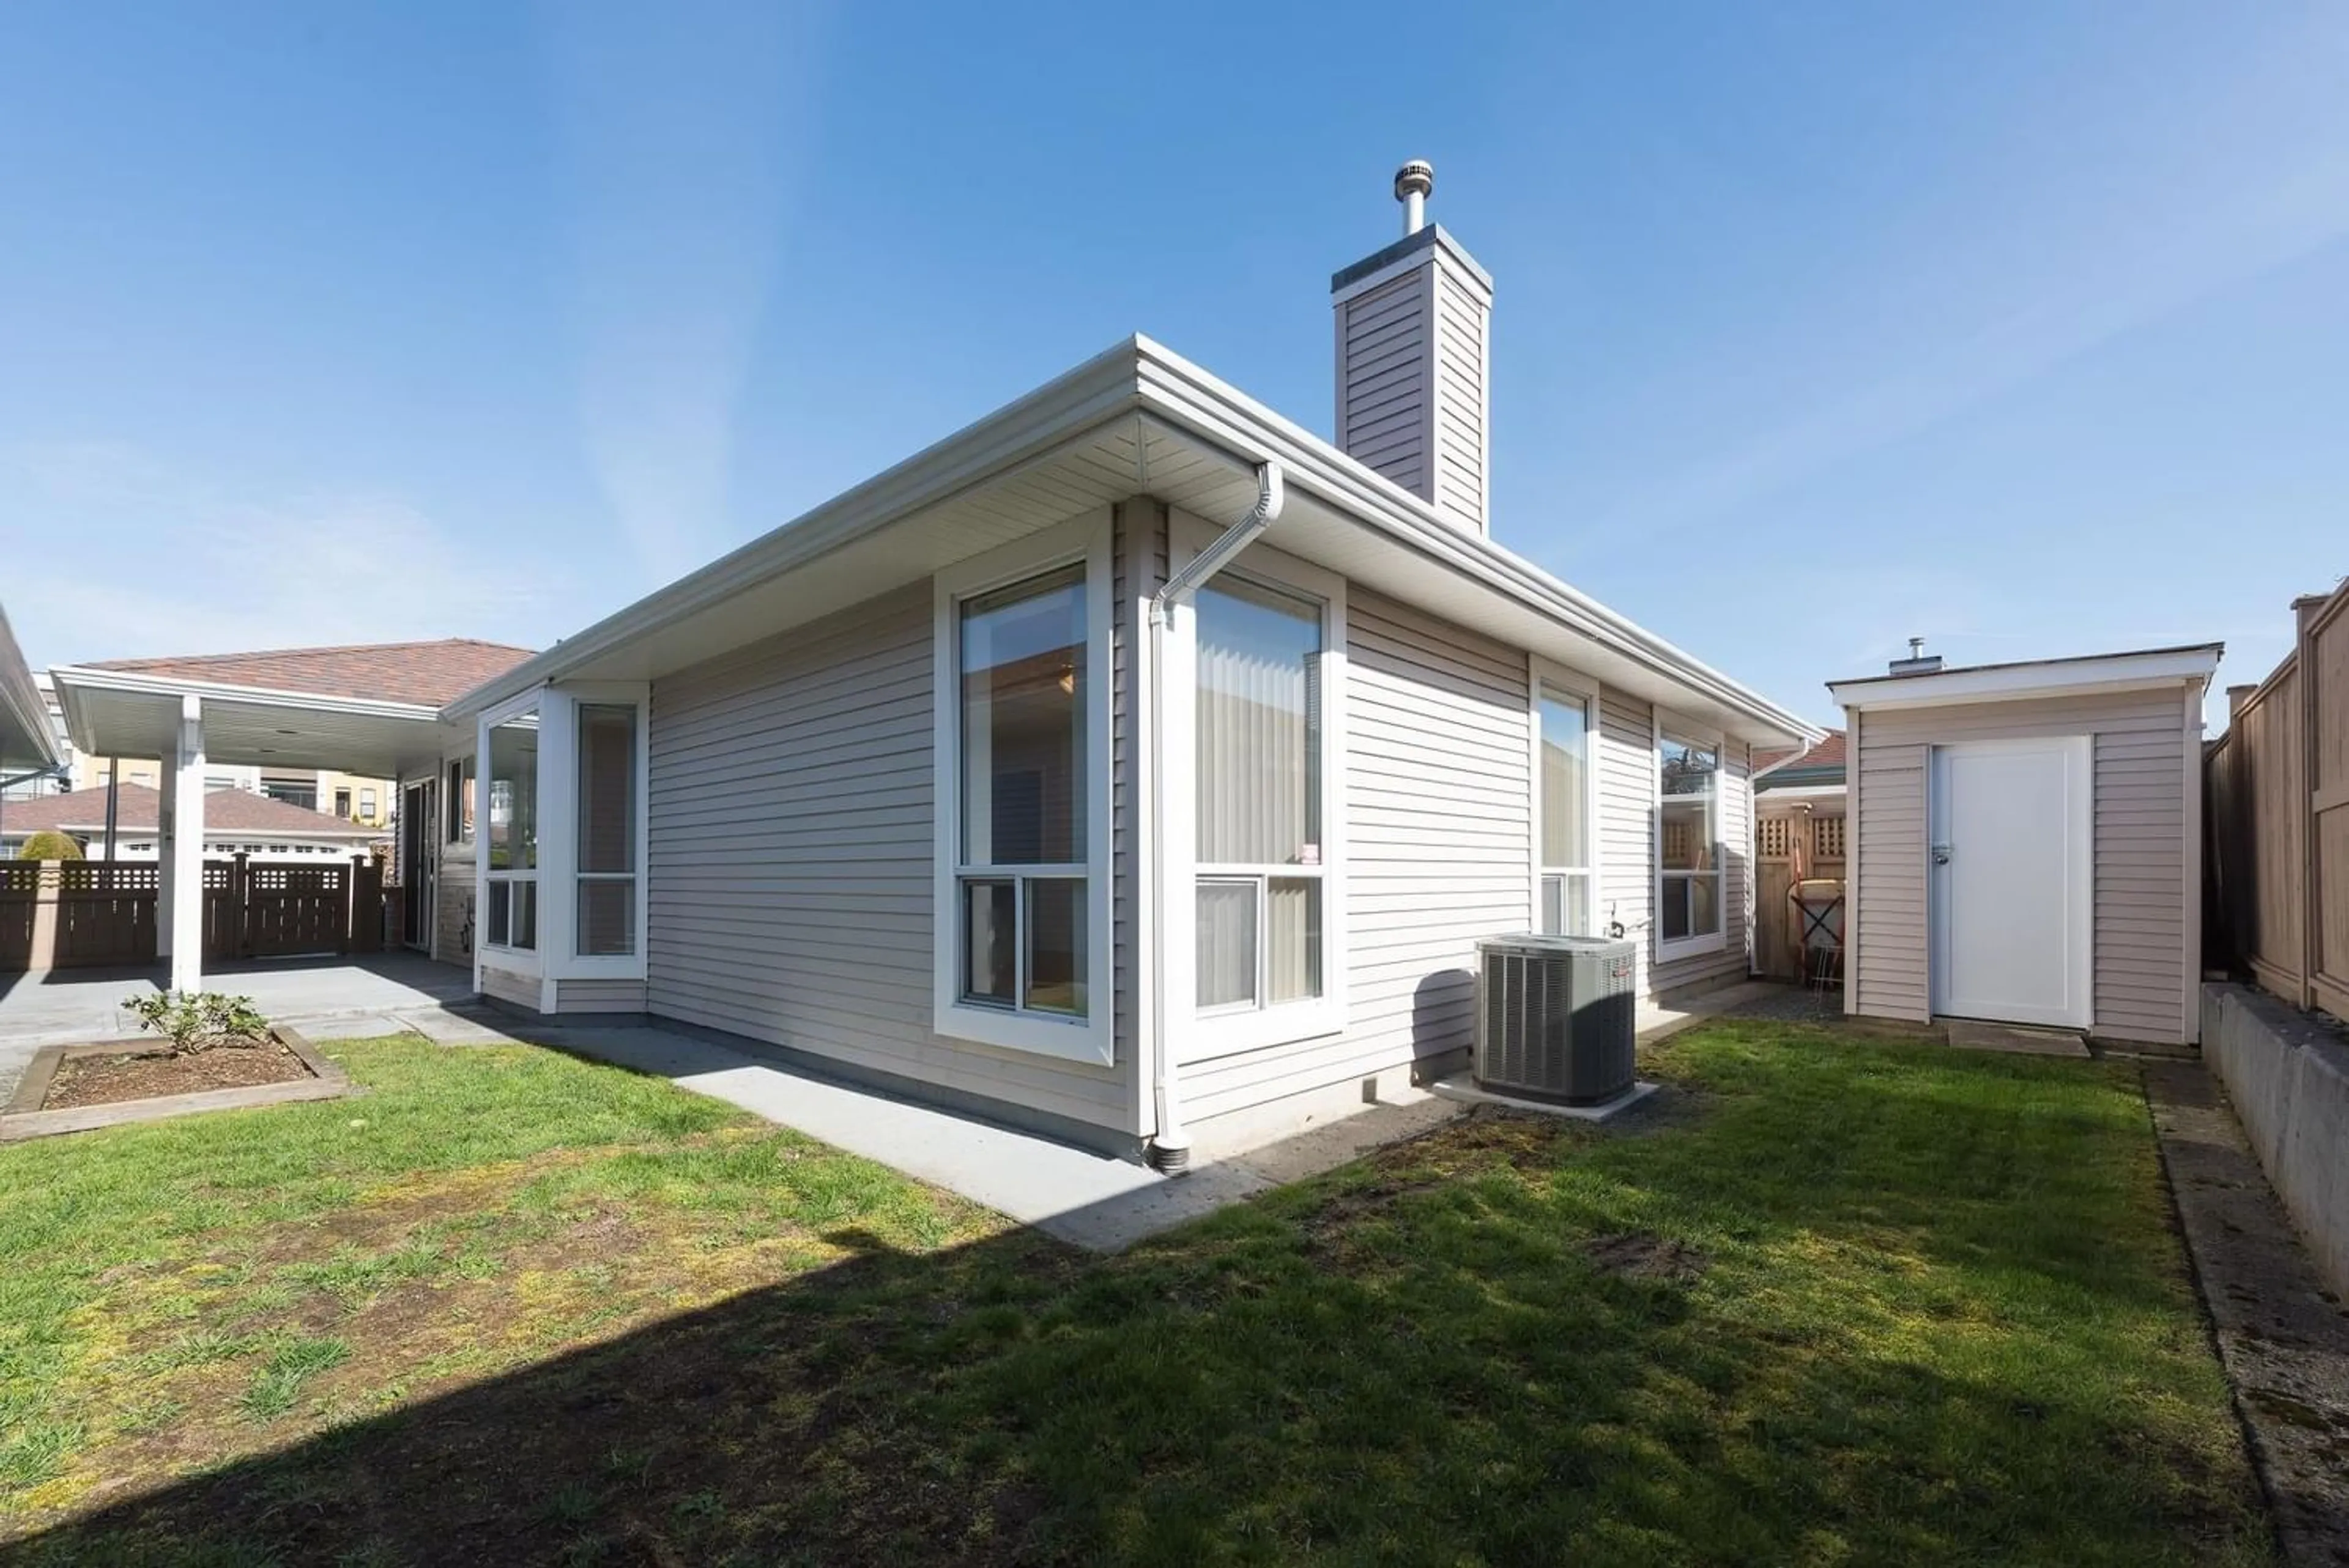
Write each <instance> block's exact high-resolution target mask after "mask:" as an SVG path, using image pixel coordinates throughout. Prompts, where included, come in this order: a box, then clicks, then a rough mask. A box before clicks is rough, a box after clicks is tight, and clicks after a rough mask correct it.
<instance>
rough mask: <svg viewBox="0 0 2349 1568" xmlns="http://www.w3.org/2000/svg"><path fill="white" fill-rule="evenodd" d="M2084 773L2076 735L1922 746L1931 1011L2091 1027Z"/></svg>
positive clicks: (2084, 745) (2090, 880)
mask: <svg viewBox="0 0 2349 1568" xmlns="http://www.w3.org/2000/svg"><path fill="white" fill-rule="evenodd" d="M2092 772H2093V770H2092V766H2091V753H2090V750H2089V740H2088V737H2087V736H2085V735H2057V736H2050V737H2047V738H2045V739H2033V740H2017V741H1970V742H1963V743H1960V744H1952V745H1942V746H1936V747H1934V748H1933V767H1932V802H1931V826H1932V831H1931V835H1930V848H1929V855H1930V866H1929V867H1928V872H1929V875H1930V877H1931V878H1932V888H1931V891H1932V903H1931V909H1932V916H1931V918H1932V1005H1933V1011H1934V1012H1936V1013H1939V1014H1946V1015H1948V1016H1950V1017H1953V1018H1985V1019H1994V1020H1997V1021H1999V1022H2002V1023H2039V1024H2049V1025H2054V1026H2058V1027H2065V1026H2068V1027H2071V1028H2075V1029H2085V1028H2087V1027H2088V1026H2089V1025H2090V1023H2092V1021H2093V1014H2092V1012H2091V1008H2090V998H2089V985H2090V976H2091V966H2090V960H2089V949H2090V943H2091V941H2092V940H2093V939H2092V907H2093V898H2094V894H2095V884H2094V877H2095V869H2094V862H2093V848H2092V843H2091V840H2092V837H2093V835H2094V831H2095V824H2094V818H2093V816H2092V815H2091V806H2090V798H2089V797H2090V792H2091V789H2092V787H2093V786H2092V783H2091V775H2092ZM1861 940H1863V941H1865V940H1866V934H1865V933H1864V932H1863V933H1862V938H1861Z"/></svg>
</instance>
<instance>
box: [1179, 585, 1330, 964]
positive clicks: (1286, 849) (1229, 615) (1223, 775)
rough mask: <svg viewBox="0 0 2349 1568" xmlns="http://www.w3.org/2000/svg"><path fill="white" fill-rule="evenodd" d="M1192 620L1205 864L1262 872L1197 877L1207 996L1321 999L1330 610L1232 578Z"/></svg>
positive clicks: (1209, 590) (1210, 591) (1206, 596)
mask: <svg viewBox="0 0 2349 1568" xmlns="http://www.w3.org/2000/svg"><path fill="white" fill-rule="evenodd" d="M1195 628H1196V638H1195V641H1196V648H1197V676H1196V681H1197V692H1196V715H1197V717H1196V725H1197V784H1198V847H1197V859H1198V861H1199V863H1200V864H1201V865H1202V866H1205V867H1216V870H1217V871H1218V872H1227V873H1244V872H1253V873H1255V874H1254V875H1229V876H1222V875H1215V874H1212V873H1211V874H1210V875H1209V876H1207V877H1203V878H1202V880H1201V882H1200V884H1199V889H1198V900H1197V905H1198V1003H1199V1005H1200V1006H1202V1007H1233V1006H1243V1005H1248V1004H1257V1005H1261V1004H1265V1003H1268V1002H1288V1001H1295V1000H1298V999H1299V998H1303V997H1309V996H1317V995H1319V994H1320V990H1321V973H1320V948H1321V942H1320V923H1321V922H1320V907H1321V886H1320V880H1319V867H1320V865H1321V766H1322V758H1321V607H1320V605H1319V604H1318V603H1316V602H1315V601H1313V600H1311V599H1307V598H1302V597H1299V596H1297V595H1294V594H1288V593H1283V592H1281V591H1280V590H1278V589H1277V588H1271V587H1265V586H1263V585H1261V584H1257V583H1254V582H1250V581H1248V580H1247V579H1246V578H1243V577H1237V576H1224V577H1221V578H1218V579H1217V580H1216V582H1214V583H1213V584H1210V585H1209V586H1208V587H1206V588H1203V589H1201V590H1200V593H1199V597H1198V599H1197V601H1196V607H1195ZM1300 871H1302V872H1307V873H1309V874H1307V875H1299V872H1300ZM1284 872H1285V873H1287V875H1281V873H1284ZM1259 992H1261V994H1259Z"/></svg>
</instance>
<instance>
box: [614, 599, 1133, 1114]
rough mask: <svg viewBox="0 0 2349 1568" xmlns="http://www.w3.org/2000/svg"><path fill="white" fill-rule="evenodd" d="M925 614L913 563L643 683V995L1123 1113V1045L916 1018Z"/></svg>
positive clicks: (766, 1033) (888, 1059) (925, 928)
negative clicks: (649, 686) (975, 1039)
mask: <svg viewBox="0 0 2349 1568" xmlns="http://www.w3.org/2000/svg"><path fill="white" fill-rule="evenodd" d="M932 613H933V606H932V595H931V588H930V586H929V584H928V583H926V582H924V583H921V584H917V585H915V586H912V587H906V588H905V589H902V590H899V591H896V592H893V593H890V594H887V595H885V596H883V597H879V598H876V599H873V600H871V601H868V602H867V603H864V604H862V605H858V606H855V607H852V608H849V609H845V610H843V611H841V612H840V613H839V614H836V615H833V616H830V617H827V618H824V619H823V620H820V621H816V622H814V623H812V624H810V625H808V626H804V627H801V628H794V629H793V630H791V631H789V632H785V633H783V634H781V635H780V636H778V637H774V638H771V639H767V640H765V641H762V642H760V643H757V644H753V645H751V646H750V647H748V648H744V649H737V650H735V651H733V652H730V653H728V654H725V655H722V656H720V657H719V658H718V659H711V660H709V661H708V662H706V663H704V664H701V665H698V666H696V667H695V668H693V669H692V670H687V671H684V672H682V673H680V674H678V675H675V676H671V677H667V678H665V679H663V680H657V681H656V682H654V685H653V691H652V720H651V742H650V765H651V775H652V777H651V790H650V797H649V805H650V818H651V843H650V846H649V855H648V857H647V876H648V878H649V896H650V900H651V919H650V930H649V932H648V938H649V940H648V942H647V986H646V1006H647V1011H648V1012H653V1013H656V1014H658V1015H660V1016H663V1017H667V1018H675V1019H679V1020H682V1021H684V1022H687V1023H698V1024H702V1025H706V1026H708V1027H711V1028H716V1029H722V1030H727V1031H730V1032H731V1033H738V1034H742V1035H745V1036H748V1037H750V1038H751V1039H754V1040H762V1041H770V1042H773V1043H775V1044H782V1045H788V1046H792V1047H794V1048H796V1049H799V1050H802V1051H806V1052H809V1053H812V1054H816V1055H821V1056H827V1057H831V1058H833V1059H835V1060H838V1061H840V1062H843V1063H844V1064H850V1065H852V1066H854V1067H857V1068H861V1069H864V1070H868V1071H874V1072H882V1073H889V1074H894V1075H898V1076H901V1077H904V1078H907V1079H911V1080H914V1081H916V1082H919V1083H925V1084H934V1085H940V1086H942V1087H945V1088H947V1089H951V1090H956V1091H959V1092H962V1093H966V1094H972V1095H979V1096H988V1097H991V1098H994V1099H998V1100H1002V1101H1007V1102H1009V1103H1011V1104H1013V1105H1018V1106H1031V1107H1034V1108H1036V1109H1039V1110H1042V1111H1046V1112H1049V1113H1050V1114H1053V1115H1056V1116H1066V1117H1071V1118H1073V1119H1075V1120H1079V1121H1082V1122H1085V1123H1089V1124H1092V1125H1094V1126H1099V1127H1112V1128H1119V1129H1122V1130H1126V1131H1133V1130H1137V1129H1135V1128H1133V1126H1132V1122H1133V1114H1134V1106H1135V1105H1136V1104H1137V1103H1138V1100H1137V1096H1135V1095H1134V1094H1133V1093H1132V1092H1131V1090H1130V1089H1129V1088H1128V1086H1127V1085H1126V1082H1125V1081H1126V1079H1127V1078H1128V1077H1130V1076H1131V1075H1132V1073H1133V1052H1132V1050H1131V1049H1130V1047H1128V1046H1125V1045H1121V1047H1120V1054H1119V1064H1118V1065H1117V1066H1115V1067H1102V1066H1088V1065H1083V1064H1076V1063H1066V1062H1059V1061H1055V1060H1053V1059H1051V1058H1049V1057H1044V1056H1040V1055H1036V1054H1029V1053H1022V1052H1014V1051H1005V1050H998V1049H994V1048H991V1047H988V1046H984V1045H978V1044H969V1043H967V1042H962V1041H957V1040H950V1039H946V1038H944V1037H941V1036H939V1035H937V1034H935V1033H932V1032H931V1029H930V1016H931V1006H932V995H931V952H932V940H931V939H932V927H933V916H932V907H931V906H932V896H933V883H932V874H933V862H932V842H933V839H932V835H933V833H934V831H935V821H934V813H933V794H934V791H933V784H932V731H931V703H932V694H931V680H932V668H931V639H932V631H931V618H932ZM1102 1004H1103V1005H1110V999H1108V998H1103V999H1102Z"/></svg>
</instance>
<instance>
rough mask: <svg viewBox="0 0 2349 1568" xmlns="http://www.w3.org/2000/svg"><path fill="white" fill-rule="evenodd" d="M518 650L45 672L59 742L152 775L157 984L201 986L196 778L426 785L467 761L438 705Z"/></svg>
mask: <svg viewBox="0 0 2349 1568" xmlns="http://www.w3.org/2000/svg"><path fill="white" fill-rule="evenodd" d="M525 656H526V650H524V649H512V648H506V647H504V646H502V645H499V644H490V643H476V642H466V641H449V642H430V643H403V644H383V645H373V646H366V647H352V648H335V649H291V650H285V651H280V652H270V653H255V654H235V655H217V656H206V657H201V658H188V659H140V660H129V661H121V662H115V663H109V664H93V665H62V666H59V667H57V668H56V669H54V670H51V671H50V672H49V673H50V679H51V680H52V682H53V684H54V687H55V690H56V691H57V700H58V704H59V706H60V707H61V708H62V709H63V710H64V714H65V722H66V729H67V734H68V735H69V736H70V737H71V739H72V741H73V743H74V744H75V745H76V746H78V747H79V748H80V749H81V750H83V751H85V752H87V753H90V754H91V755H93V756H100V757H114V758H122V757H132V758H153V759H155V760H157V761H159V762H160V763H161V764H162V767H163V789H162V794H163V800H162V809H161V822H160V845H159V850H158V870H159V874H160V882H159V886H158V888H157V894H156V900H155V902H156V924H155V930H156V943H155V947H156V954H157V957H158V958H159V959H162V960H165V961H168V964H169V968H170V981H169V984H170V987H171V989H172V990H174V991H201V990H202V989H203V987H204V941H203V937H202V933H203V930H204V918H205V917H204V887H205V882H204V861H203V845H204V836H203V833H204V796H205V769H206V767H207V766H208V765H210V766H222V765H243V766H253V767H260V768H269V769H314V768H323V769H333V770H336V771H339V772H343V773H349V774H362V775H367V776H374V777H380V778H387V779H392V780H395V781H398V780H406V779H410V778H417V777H424V778H430V777H433V776H435V775H437V774H438V773H439V771H440V766H441V761H442V758H443V757H444V756H446V755H450V754H453V753H469V752H470V751H471V748H472V743H473V733H472V727H471V725H470V724H459V725H444V724H443V723H442V722H441V720H440V708H441V705H442V704H443V703H444V702H446V701H450V699H452V698H454V697H455V696H457V695H459V694H460V693H461V692H462V691H465V690H466V689H467V688H468V687H470V686H471V685H472V684H474V683H475V682H476V681H478V680H483V679H487V677H488V676H489V675H490V674H493V673H495V672H496V671H497V670H502V669H504V668H507V667H508V666H510V665H512V663H514V662H516V661H517V660H519V659H522V658H523V657H525Z"/></svg>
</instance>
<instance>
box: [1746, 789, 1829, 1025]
mask: <svg viewBox="0 0 2349 1568" xmlns="http://www.w3.org/2000/svg"><path fill="white" fill-rule="evenodd" d="M1754 804H1755V805H1756V807H1757V808H1758V811H1759V813H1760V815H1756V816H1755V818H1754V864H1755V866H1756V867H1757V875H1756V876H1755V878H1754V972H1755V973H1756V974H1763V975H1767V976H1770V977H1771V978H1773V979H1775V980H1800V979H1802V978H1804V972H1803V919H1802V911H1801V910H1800V909H1798V908H1797V907H1796V905H1795V898H1794V891H1795V870H1796V868H1797V867H1800V869H1801V871H1802V874H1803V876H1804V877H1806V878H1809V879H1814V880H1827V881H1835V882H1840V881H1842V880H1843V879H1844V815H1843V811H1842V809H1841V807H1840V806H1838V807H1837V809H1836V810H1835V811H1833V812H1821V811H1816V810H1814V809H1813V808H1812V807H1811V806H1809V805H1807V804H1799V803H1798V804H1796V805H1792V806H1790V807H1784V808H1780V809H1778V810H1775V811H1774V810H1772V809H1771V806H1770V804H1769V797H1768V796H1767V795H1764V796H1762V797H1761V798H1760V799H1758V800H1757V801H1756V802H1755V803H1754Z"/></svg>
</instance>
